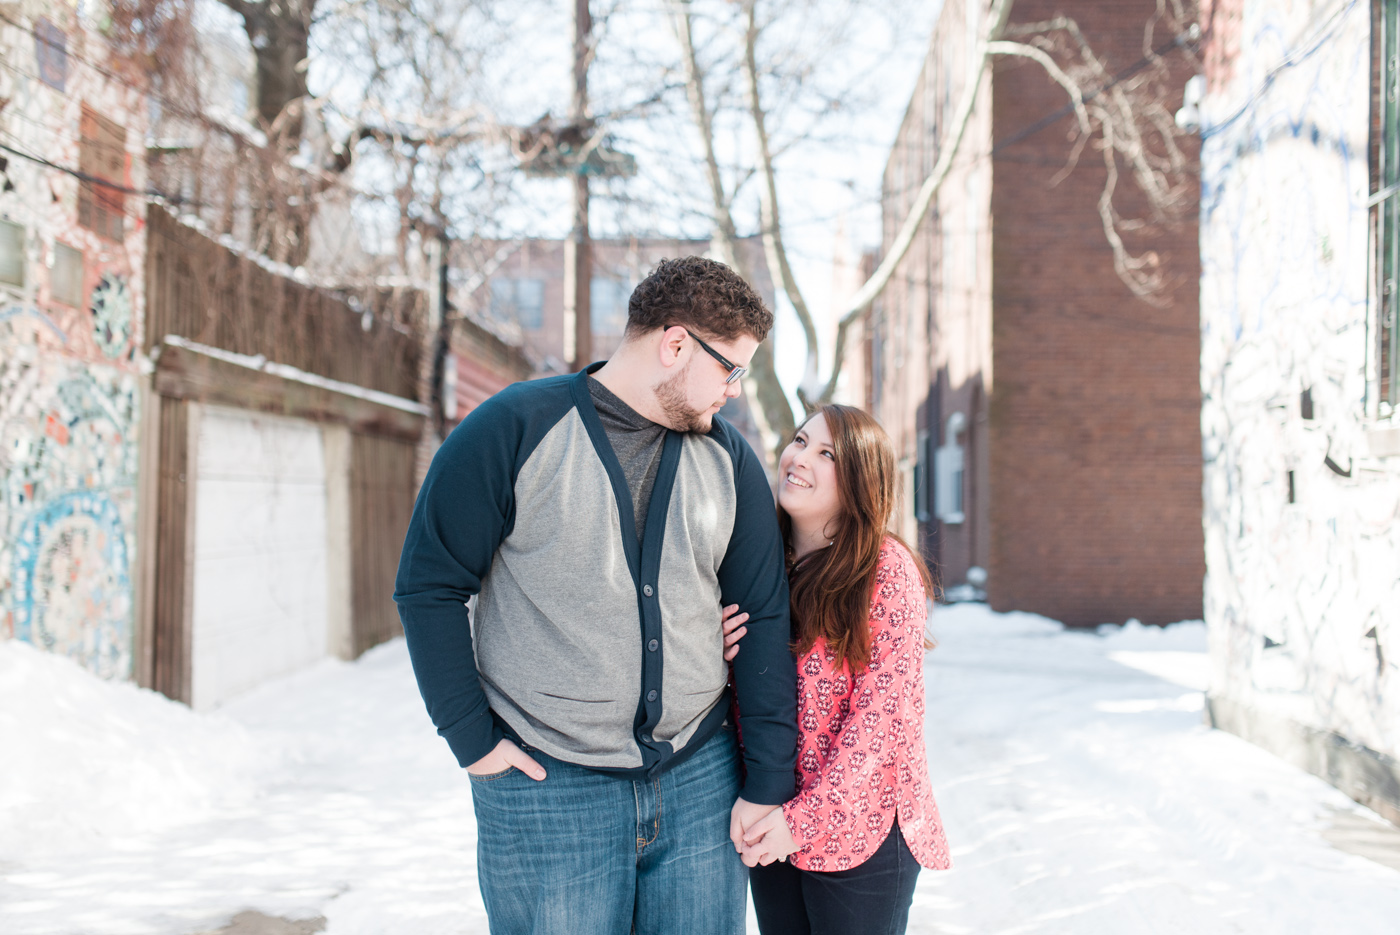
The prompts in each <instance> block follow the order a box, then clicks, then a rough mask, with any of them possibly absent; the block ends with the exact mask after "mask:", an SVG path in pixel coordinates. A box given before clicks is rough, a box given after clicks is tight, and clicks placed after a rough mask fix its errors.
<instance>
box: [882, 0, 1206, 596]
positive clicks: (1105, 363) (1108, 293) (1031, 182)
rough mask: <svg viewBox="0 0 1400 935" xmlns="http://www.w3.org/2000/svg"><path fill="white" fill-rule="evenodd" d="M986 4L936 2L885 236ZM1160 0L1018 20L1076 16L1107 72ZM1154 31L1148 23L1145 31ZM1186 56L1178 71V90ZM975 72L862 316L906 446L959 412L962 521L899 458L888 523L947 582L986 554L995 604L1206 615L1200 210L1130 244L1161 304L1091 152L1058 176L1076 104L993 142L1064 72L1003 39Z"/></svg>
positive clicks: (957, 82)
mask: <svg viewBox="0 0 1400 935" xmlns="http://www.w3.org/2000/svg"><path fill="white" fill-rule="evenodd" d="M978 9H980V7H979V6H976V5H973V6H969V5H968V4H947V5H945V7H944V10H943V13H942V14H941V16H940V18H939V22H938V25H937V27H936V28H935V31H934V35H933V36H932V39H931V45H930V54H929V58H928V60H927V62H926V63H925V67H924V70H923V73H922V74H921V75H920V78H919V81H918V84H917V86H916V88H915V90H914V93H913V95H912V96H911V100H910V104H909V109H908V111H907V113H906V115H905V118H904V122H903V125H902V127H901V129H900V133H899V136H898V138H897V142H896V144H895V147H894V149H893V150H892V152H891V154H890V160H889V163H888V165H887V166H886V170H885V178H884V212H885V231H884V243H885V245H886V247H888V245H889V244H890V243H891V242H892V241H893V239H894V237H895V234H896V233H897V231H898V229H899V226H900V225H901V224H902V223H903V220H904V217H905V214H906V213H907V211H908V207H909V205H910V203H911V202H912V200H913V197H914V194H915V192H916V191H917V188H918V185H919V183H920V182H921V180H922V179H923V177H924V176H925V175H926V174H927V172H928V169H929V167H930V166H931V165H932V162H933V157H934V155H935V154H936V146H937V143H938V141H939V140H940V139H941V138H942V137H943V136H944V134H945V132H946V128H945V127H944V126H943V121H944V120H945V119H949V118H951V116H952V112H953V110H954V109H955V107H956V105H957V102H958V100H959V98H960V96H961V94H962V91H963V87H962V86H963V82H964V80H965V79H964V75H965V69H966V65H965V61H966V55H967V54H968V50H969V47H970V41H971V37H972V36H973V35H974V31H970V30H969V29H968V28H967V23H966V16H967V14H968V12H969V10H978ZM1155 9H1156V6H1155V3H1153V2H1152V0H1114V2H1103V0H1097V2H1090V0H1071V2H1059V3H1052V2H1044V0H1020V2H1018V3H1017V5H1016V6H1015V8H1014V11H1013V17H1014V20H1013V21H1014V22H1027V23H1028V22H1036V21H1041V20H1045V19H1050V18H1052V17H1054V16H1058V15H1067V16H1070V17H1073V18H1074V19H1076V20H1077V21H1078V23H1079V24H1080V26H1081V28H1082V29H1083V31H1084V33H1085V34H1086V36H1087V38H1088V40H1089V41H1090V43H1092V45H1093V47H1094V49H1095V51H1096V53H1098V54H1099V55H1100V56H1101V57H1102V58H1103V59H1104V60H1105V61H1106V64H1107V67H1108V69H1109V71H1110V72H1117V71H1119V70H1121V69H1123V68H1125V67H1126V66H1129V65H1131V64H1133V63H1135V62H1137V61H1138V59H1139V58H1141V56H1142V47H1143V27H1144V25H1145V24H1146V23H1147V21H1148V18H1149V17H1150V16H1151V15H1152V14H1153V13H1154V11H1155ZM1165 38H1166V36H1165V35H1164V34H1163V33H1161V32H1160V31H1159V33H1158V37H1157V42H1158V43H1160V42H1162V41H1164V40H1165ZM1189 74H1190V72H1189V70H1188V69H1186V68H1182V69H1181V70H1180V73H1179V75H1177V76H1174V80H1173V82H1172V85H1171V87H1172V89H1173V93H1174V94H1176V95H1179V94H1180V92H1181V87H1182V85H1183V84H1184V83H1185V80H1186V78H1187V77H1188V76H1189ZM984 80H986V82H987V83H986V84H985V85H984V86H983V88H982V90H981V91H980V92H979V97H978V103H977V107H976V108H975V109H974V111H973V115H972V118H971V122H970V124H969V127H968V130H967V134H966V136H965V138H964V141H963V147H962V151H961V152H960V153H959V155H958V158H957V160H956V161H955V163H954V166H953V169H952V171H951V172H950V174H949V176H948V178H947V179H946V180H945V181H944V183H943V185H942V187H941V189H940V191H939V193H938V196H937V198H936V200H935V204H934V207H933V210H932V211H931V212H930V215H929V217H928V218H927V219H926V220H925V221H924V223H923V225H922V227H921V229H920V232H919V235H918V238H917V240H916V241H915V244H914V246H913V248H912V249H911V250H910V252H909V254H908V256H907V257H906V258H905V260H904V261H903V263H901V265H900V268H899V270H898V271H897V272H896V274H895V277H894V279H893V280H892V281H891V283H890V286H889V288H888V289H887V290H886V292H885V294H884V295H883V296H882V297H881V299H880V301H879V302H878V303H877V304H876V306H875V307H874V308H873V309H872V313H871V316H870V319H869V322H868V327H867V328H866V329H865V335H864V337H865V340H866V342H867V344H868V349H869V360H870V375H869V382H870V390H869V392H868V394H867V398H866V399H865V400H864V402H865V404H866V405H867V406H868V407H869V408H870V409H871V411H872V412H874V413H875V414H876V416H877V417H878V418H879V419H880V420H881V422H882V424H884V426H885V427H886V429H887V430H888V431H889V432H890V434H891V436H892V437H893V438H894V440H895V444H896V447H897V449H898V451H899V454H900V456H901V458H902V459H903V462H904V464H905V465H906V466H908V465H912V464H913V463H916V462H917V461H918V460H919V459H920V457H922V458H923V459H924V461H925V463H927V464H930V465H931V464H932V462H933V456H932V449H935V448H937V447H938V446H939V445H940V444H942V443H945V442H946V441H947V440H948V439H947V438H946V427H947V424H948V420H949V417H950V416H953V415H954V414H955V413H961V414H962V417H963V420H964V424H965V426H966V427H965V430H964V432H963V434H962V435H961V436H960V441H961V443H962V446H963V458H964V480H963V488H962V501H963V517H962V519H961V521H960V522H941V521H939V519H938V518H937V516H936V515H931V516H930V518H929V521H928V522H917V520H916V516H915V513H914V501H915V494H916V490H915V488H914V476H913V472H912V471H910V470H907V471H906V478H905V483H906V489H905V504H904V506H903V508H902V511H901V516H900V518H899V520H898V522H897V524H896V528H897V529H899V531H901V532H903V533H904V534H905V535H906V536H911V537H912V535H914V534H916V535H917V536H918V539H919V541H920V542H921V544H922V546H923V548H924V551H925V555H926V556H927V557H928V558H929V560H930V561H931V562H932V563H934V564H935V565H936V566H937V569H938V571H939V574H940V578H941V580H942V582H943V584H944V585H945V586H951V585H956V584H960V583H962V582H963V581H965V580H966V576H967V572H968V569H969V568H970V567H972V566H974V565H975V566H981V567H983V568H986V569H987V570H988V572H989V581H988V591H989V596H990V600H991V602H992V605H993V606H994V607H996V608H997V609H1000V610H1010V609H1019V610H1031V611H1036V612H1040V613H1044V614H1046V615H1048V616H1052V617H1055V618H1057V619H1060V620H1064V621H1065V622H1067V623H1071V624H1094V623H1101V622H1106V621H1114V620H1118V621H1121V620H1124V619H1126V618H1127V617H1130V616H1136V617H1138V618H1140V619H1142V620H1144V621H1148V622H1159V623H1165V622H1169V621H1172V620H1179V619H1183V618H1191V617H1199V616H1200V614H1201V588H1202V584H1201V582H1202V577H1203V575H1204V572H1205V568H1204V557H1203V546H1202V533H1201V445H1200V390H1199V382H1198V378H1197V372H1198V369H1199V360H1200V338H1199V324H1198V286H1197V282H1198V279H1199V252H1198V247H1197V244H1196V225H1195V224H1194V222H1193V223H1188V224H1184V225H1182V226H1181V227H1179V228H1177V229H1175V230H1171V231H1161V230H1158V231H1155V232H1153V233H1152V234H1151V235H1150V236H1147V237H1145V238H1139V239H1138V240H1136V241H1134V242H1132V243H1130V247H1132V248H1133V249H1134V250H1135V251H1139V250H1141V249H1143V248H1144V247H1150V248H1151V249H1154V250H1156V251H1158V253H1159V254H1160V255H1161V256H1162V259H1163V263H1164V265H1165V267H1166V269H1167V271H1168V275H1169V277H1170V278H1171V281H1172V288H1171V289H1169V293H1168V295H1167V296H1165V298H1166V299H1167V300H1168V301H1167V304H1166V305H1165V306H1164V307H1161V308H1158V307H1155V306H1153V305H1151V304H1148V303H1146V302H1144V301H1142V300H1141V299H1138V298H1135V297H1134V296H1133V295H1132V294H1131V293H1130V292H1129V290H1128V289H1127V287H1126V286H1124V285H1123V283H1122V282H1121V281H1120V280H1119V278H1118V277H1117V275H1116V274H1115V272H1114V268H1113V257H1112V253H1111V250H1110V248H1109V245H1108V242H1107V240H1106V239H1105V235H1104V232H1103V229H1102V226H1101V223H1100V220H1099V216H1098V213H1097V203H1098V200H1099V194H1100V191H1101V190H1102V187H1103V183H1104V177H1105V175H1104V173H1105V170H1104V168H1103V165H1102V161H1101V157H1099V155H1098V153H1097V151H1095V150H1093V149H1089V150H1086V152H1085V153H1084V155H1083V157H1082V158H1081V160H1080V163H1079V166H1078V168H1076V169H1075V170H1074V172H1072V173H1071V174H1070V175H1069V176H1068V177H1067V178H1066V179H1064V180H1063V181H1061V182H1059V183H1058V184H1057V185H1052V180H1053V179H1054V177H1055V175H1056V173H1057V172H1059V171H1060V170H1061V169H1062V168H1063V166H1064V165H1065V163H1066V160H1067V157H1068V156H1069V153H1070V142H1069V140H1068V139H1067V135H1066V134H1067V131H1068V130H1069V129H1070V119H1068V118H1067V119H1063V120H1061V121H1059V122H1057V123H1055V124H1053V125H1051V126H1049V127H1046V128H1044V129H1041V130H1040V131H1039V132H1037V133H1035V134H1033V135H1029V136H1027V137H1026V138H1024V139H1022V140H1020V141H1019V142H1017V143H1015V144H1012V145H1006V146H1004V147H1002V148H1001V149H999V150H997V151H996V152H995V155H994V156H993V155H992V154H993V147H994V146H995V145H996V143H997V142H998V141H1001V140H1006V139H1008V138H1009V137H1011V136H1012V135H1013V134H1018V133H1020V132H1021V131H1023V130H1024V129H1026V128H1027V127H1029V126H1030V125H1032V124H1034V123H1035V122H1037V121H1039V120H1040V119H1041V118H1043V117H1045V116H1046V115H1047V114H1051V113H1054V112H1055V111H1057V110H1059V109H1060V108H1061V107H1062V106H1063V105H1064V104H1065V102H1066V98H1065V95H1064V92H1063V91H1062V90H1060V89H1059V88H1058V87H1057V86H1056V85H1055V84H1054V83H1053V82H1052V81H1050V80H1049V78H1047V77H1046V75H1045V74H1044V72H1043V71H1042V70H1041V69H1040V67H1039V66H1038V65H1036V64H1034V63H1030V62H1025V61H1021V60H999V61H998V64H997V66H996V68H995V69H994V71H993V74H992V76H991V77H989V78H986V79H984ZM1173 103H1174V102H1173ZM1131 189H1132V183H1131V181H1130V180H1129V179H1127V178H1126V177H1125V178H1122V179H1121V180H1120V184H1119V194H1118V198H1117V199H1116V200H1117V203H1118V204H1119V206H1120V209H1121V210H1122V212H1123V215H1124V216H1125V217H1130V218H1131V217H1134V216H1135V212H1137V211H1138V210H1139V209H1140V208H1141V206H1140V205H1134V204H1133V203H1132V201H1131V199H1130V197H1129V196H1130V194H1131ZM1188 215H1192V212H1191V211H1188ZM1192 216H1193V215H1192ZM921 433H922V434H921ZM921 437H926V438H927V444H928V449H926V450H924V451H920V446H919V444H918V442H919V439H920V438H921ZM931 494H932V491H930V508H931V509H930V512H931V513H933V510H932V507H933V503H932V496H931Z"/></svg>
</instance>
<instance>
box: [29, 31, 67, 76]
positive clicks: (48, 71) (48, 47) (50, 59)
mask: <svg viewBox="0 0 1400 935" xmlns="http://www.w3.org/2000/svg"><path fill="white" fill-rule="evenodd" d="M34 58H35V61H36V62H37V64H38V66H39V80H40V81H42V82H44V84H46V85H48V86H49V87H51V88H53V89H54V90H55V91H62V90H63V89H64V86H65V85H66V84H67V82H68V36H67V35H65V34H64V32H63V30H61V29H59V28H58V27H57V26H55V25H54V24H53V23H51V22H49V21H48V20H47V19H45V18H44V17H42V16H41V17H39V19H38V21H37V22H35V24H34Z"/></svg>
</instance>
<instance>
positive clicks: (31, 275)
mask: <svg viewBox="0 0 1400 935" xmlns="http://www.w3.org/2000/svg"><path fill="white" fill-rule="evenodd" d="M11 11H12V12H11V16H12V18H14V19H15V21H16V24H5V26H4V28H3V30H0V55H3V57H4V58H5V60H6V62H7V63H9V64H10V65H11V66H12V67H7V68H6V69H5V70H4V72H3V74H0V100H3V101H4V102H5V104H4V107H3V108H2V109H0V130H3V132H4V137H5V139H6V140H7V145H13V146H14V149H15V150H16V151H17V152H12V153H7V154H6V155H7V156H8V158H7V159H6V161H5V164H4V166H3V173H4V182H3V185H0V188H3V191H0V223H3V224H4V225H5V229H4V231H3V233H4V234H5V235H6V236H5V240H4V243H5V244H6V245H7V246H6V247H5V249H6V250H7V251H8V252H7V254H6V255H5V256H4V257H3V258H0V259H4V260H5V262H4V263H2V264H0V270H3V271H4V272H3V276H0V638H14V639H22V640H26V641H28V642H31V643H34V644H36V645H38V646H42V647H44V648H46V649H49V650H51V651H53V652H56V653H61V654H63V655H66V656H69V657H71V658H73V659H75V660H77V661H79V662H80V663H82V664H83V665H84V666H86V667H88V668H90V669H91V670H93V671H94V672H97V673H99V674H101V675H103V676H105V677H109V678H125V677H129V676H130V675H131V674H132V653H133V646H132V637H133V615H134V606H133V591H132V579H133V562H134V558H135V549H136V542H135V528H136V470H137V466H136V460H137V447H136V436H137V432H138V419H137V416H138V412H139V404H138V399H139V396H138V385H139V370H140V366H141V361H140V360H139V359H138V355H137V352H136V348H137V347H139V344H138V343H137V341H138V338H139V335H138V334H137V331H138V329H139V326H140V322H141V301H140V297H141V290H142V281H141V272H142V269H143V264H144V237H145V231H144V220H143V219H144V203H143V199H141V198H140V197H139V196H134V195H133V194H132V192H134V191H139V190H140V189H141V188H142V187H143V186H144V184H145V180H144V171H143V166H144V149H143V147H144V138H145V114H146V110H147V108H146V101H145V97H144V94H143V92H142V90H141V82H140V76H139V75H138V74H135V73H134V72H133V73H130V74H127V73H126V72H124V71H123V68H122V66H121V63H120V62H114V61H113V60H111V59H110V58H108V57H107V54H106V51H105V48H104V47H103V45H102V40H101V38H100V35H99V33H98V32H97V30H96V28H95V27H94V26H93V25H92V24H88V23H86V22H85V21H84V20H83V19H82V17H81V14H80V13H79V12H77V11H75V10H74V9H73V8H72V7H70V6H68V5H67V4H54V3H42V2H29V3H21V4H15V5H13V6H12V7H11ZM16 12H17V13H18V15H15V13H16ZM99 65H100V67H99ZM26 154H29V155H32V156H38V157H40V158H42V159H44V160H46V161H47V162H48V163H51V165H45V164H44V163H41V162H39V161H38V160H37V159H34V158H28V157H27V156H26ZM54 166H57V167H58V168H54ZM80 174H81V175H86V176H96V177H100V178H103V179H109V180H111V182H112V183H113V184H111V185H94V184H92V183H91V182H87V183H85V182H84V181H83V180H82V178H81V177H80Z"/></svg>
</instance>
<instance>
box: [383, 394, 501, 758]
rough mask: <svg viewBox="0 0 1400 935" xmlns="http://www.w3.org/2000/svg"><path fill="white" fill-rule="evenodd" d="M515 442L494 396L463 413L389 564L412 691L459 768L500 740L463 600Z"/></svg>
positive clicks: (485, 558)
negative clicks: (394, 572) (394, 564)
mask: <svg viewBox="0 0 1400 935" xmlns="http://www.w3.org/2000/svg"><path fill="white" fill-rule="evenodd" d="M521 437H522V430H521V428H520V420H519V418H517V417H516V416H515V414H514V413H513V412H512V411H511V407H510V405H509V404H508V403H506V402H503V401H502V400H501V398H500V396H499V395H498V396H497V397H493V398H492V399H491V400H488V401H487V402H486V403H484V404H483V405H481V406H480V407H478V408H477V409H475V410H474V411H473V412H472V413H471V414H470V415H468V416H467V418H466V419H464V420H463V421H462V423H461V424H460V425H459V426H457V428H456V429H454V430H453V431H452V433H451V435H449V436H448V438H447V440H446V441H445V442H443V444H442V447H441V448H439V449H438V452H437V454H436V456H434V458H433V463H432V466H431V467H430V468H429V469H428V476H427V477H426V478H425V479H424V481H423V487H422V489H420V490H419V491H418V500H417V502H416V503H415V504H414V507H413V518H412V520H411V521H410V522H409V526H408V536H407V538H406V539H405V540H404V546H403V554H402V555H401V556H400V558H399V573H398V578H397V581H396V582H395V588H394V600H395V602H396V603H397V604H398V606H399V619H400V620H402V621H403V632H404V636H405V637H406V638H407V641H408V652H409V656H410V658H411V659H412V661H413V673H414V675H415V676H416V677H417V679H418V690H419V691H420V692H421V693H422V695H423V702H424V704H426V705H427V708H428V715H429V717H431V718H432V721H433V724H434V726H436V727H437V730H438V733H439V734H441V735H442V736H443V738H444V739H446V740H447V743H448V746H449V747H451V748H452V752H453V753H454V754H455V755H456V757H457V762H458V763H459V764H461V765H462V766H463V767H465V766H469V765H470V764H472V763H475V762H476V761H477V760H479V759H481V758H482V757H483V756H485V755H486V754H487V753H489V752H490V751H491V750H492V748H494V747H495V746H496V743H497V742H498V741H499V740H500V739H501V736H502V734H501V730H500V728H499V727H497V726H496V725H495V723H494V721H493V720H492V718H491V710H490V707H489V706H488V705H487V701H486V695H485V693H484V692H483V691H482V690H481V682H480V679H479V677H478V675H477V671H476V658H475V656H474V655H473V653H472V634H471V626H470V621H469V620H468V617H467V607H466V602H467V600H468V599H469V598H470V597H472V596H473V595H474V594H476V593H477V592H479V591H480V590H481V581H482V579H483V578H484V577H486V573H487V572H488V571H490V569H491V561H492V558H493V557H494V556H495V554H496V547H497V546H499V545H500V543H501V540H502V539H503V538H505V536H506V535H507V534H508V533H509V532H510V526H511V523H512V522H513V519H514V491H513V477H514V465H515V460H516V453H517V451H518V450H519V447H520V444H521Z"/></svg>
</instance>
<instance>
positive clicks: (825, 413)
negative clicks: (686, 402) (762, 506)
mask: <svg viewBox="0 0 1400 935" xmlns="http://www.w3.org/2000/svg"><path fill="white" fill-rule="evenodd" d="M819 415H820V416H822V417H824V418H825V419H826V425H827V428H828V429H830V431H831V446H832V448H833V449H834V454H835V456H836V486H837V495H838V498H839V502H840V508H839V510H838V512H837V516H836V519H835V529H834V530H832V544H831V545H829V546H827V547H826V548H824V549H818V550H817V551H815V552H813V553H811V554H809V555H807V556H806V557H805V558H803V560H802V561H800V562H796V563H794V562H793V552H792V545H791V543H792V518H791V517H790V516H788V514H787V511H786V510H784V509H783V508H782V507H781V506H779V507H778V525H779V526H780V527H781V528H782V531H783V541H784V542H786V543H788V545H787V553H788V562H789V569H788V583H789V587H790V588H791V593H792V633H793V648H794V650H795V651H796V652H797V654H798V656H799V657H801V656H803V655H805V654H807V653H808V652H810V651H811V649H812V646H813V645H814V644H815V643H816V641H817V638H818V637H823V638H825V640H826V645H827V649H828V650H829V651H830V652H831V653H832V654H833V655H834V656H835V658H836V660H837V662H838V663H840V664H844V665H846V666H848V667H849V668H850V671H851V672H859V671H860V670H862V669H864V668H865V667H866V665H868V664H869V662H870V619H869V617H870V599H871V597H872V594H873V592H874V588H875V572H876V569H877V566H878V565H879V562H880V546H881V545H882V544H883V543H884V541H885V537H886V536H889V537H890V538H892V539H894V540H895V541H896V542H898V543H900V544H901V545H903V546H904V547H905V548H906V549H909V554H910V555H912V556H913V557H914V565H915V567H916V568H918V570H919V577H920V578H921V579H922V580H923V584H924V590H925V591H926V592H928V594H929V595H930V596H932V595H933V593H934V591H933V581H932V579H931V577H930V575H929V571H928V566H926V565H925V564H924V562H923V559H921V558H920V557H919V553H918V552H917V551H915V550H914V549H910V548H909V546H908V544H907V543H905V542H904V540H903V539H901V538H900V537H899V536H897V535H895V534H894V533H893V532H890V531H889V524H890V517H891V516H892V515H893V514H894V509H895V505H896V503H897V502H898V494H897V492H896V491H897V489H898V468H897V467H896V464H895V456H894V445H892V444H891V443H890V437H889V436H888V435H886V434H885V430H884V429H883V428H881V427H880V423H879V422H876V421H875V419H874V417H872V416H871V415H870V414H869V413H867V412H865V411H864V410H861V409H857V408H855V407H854V406H840V405H836V404H828V405H825V406H821V407H819V408H817V409H816V410H814V411H813V412H812V413H811V414H810V415H808V416H807V418H806V419H805V420H803V422H802V425H799V426H798V431H801V430H802V428H803V426H805V425H806V424H807V423H808V422H810V421H811V420H812V419H813V418H815V417H816V416H819Z"/></svg>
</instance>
